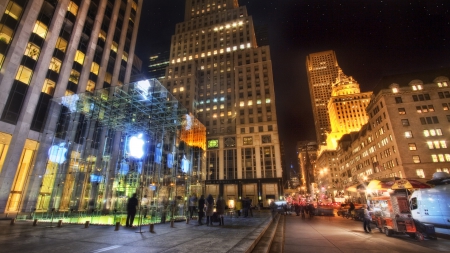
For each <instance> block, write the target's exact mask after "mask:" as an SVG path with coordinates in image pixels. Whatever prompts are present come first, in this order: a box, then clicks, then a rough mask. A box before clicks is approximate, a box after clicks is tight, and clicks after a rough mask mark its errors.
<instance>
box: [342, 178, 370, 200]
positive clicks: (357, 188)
mask: <svg viewBox="0 0 450 253" xmlns="http://www.w3.org/2000/svg"><path fill="white" fill-rule="evenodd" d="M367 185H368V184H367V183H366V182H364V183H360V184H354V185H351V186H349V187H347V188H346V189H345V190H346V191H348V192H359V193H360V194H361V193H364V195H363V196H362V197H363V198H364V199H363V200H361V201H362V202H363V203H364V202H365V201H366V200H367V197H366V189H367ZM360 197H361V196H360Z"/></svg>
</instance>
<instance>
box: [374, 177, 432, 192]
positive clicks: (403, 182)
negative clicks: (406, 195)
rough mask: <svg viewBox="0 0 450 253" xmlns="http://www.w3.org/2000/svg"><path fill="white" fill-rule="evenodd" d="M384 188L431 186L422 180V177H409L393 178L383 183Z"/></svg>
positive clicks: (422, 187) (421, 187) (423, 187)
mask: <svg viewBox="0 0 450 253" xmlns="http://www.w3.org/2000/svg"><path fill="white" fill-rule="evenodd" d="M381 187H382V188H387V189H392V190H398V189H425V188H431V186H430V185H428V184H426V183H424V182H421V180H420V179H407V178H402V179H398V180H392V181H388V182H382V183H381Z"/></svg>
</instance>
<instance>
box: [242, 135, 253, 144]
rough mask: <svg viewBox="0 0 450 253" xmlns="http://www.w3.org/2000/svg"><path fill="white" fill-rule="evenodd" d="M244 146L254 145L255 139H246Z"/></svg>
mask: <svg viewBox="0 0 450 253" xmlns="http://www.w3.org/2000/svg"><path fill="white" fill-rule="evenodd" d="M243 141H244V145H253V137H244V138H243Z"/></svg>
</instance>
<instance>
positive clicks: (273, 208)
mask: <svg viewBox="0 0 450 253" xmlns="http://www.w3.org/2000/svg"><path fill="white" fill-rule="evenodd" d="M269 208H270V211H271V212H272V219H273V220H275V216H276V214H277V204H275V201H274V200H272V201H270V205H269Z"/></svg>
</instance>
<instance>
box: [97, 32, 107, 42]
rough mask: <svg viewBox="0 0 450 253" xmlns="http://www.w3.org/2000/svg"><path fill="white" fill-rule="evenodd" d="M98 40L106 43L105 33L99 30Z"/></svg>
mask: <svg viewBox="0 0 450 253" xmlns="http://www.w3.org/2000/svg"><path fill="white" fill-rule="evenodd" d="M98 38H99V39H101V40H103V41H106V32H105V31H103V30H100V32H99V34H98Z"/></svg>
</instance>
